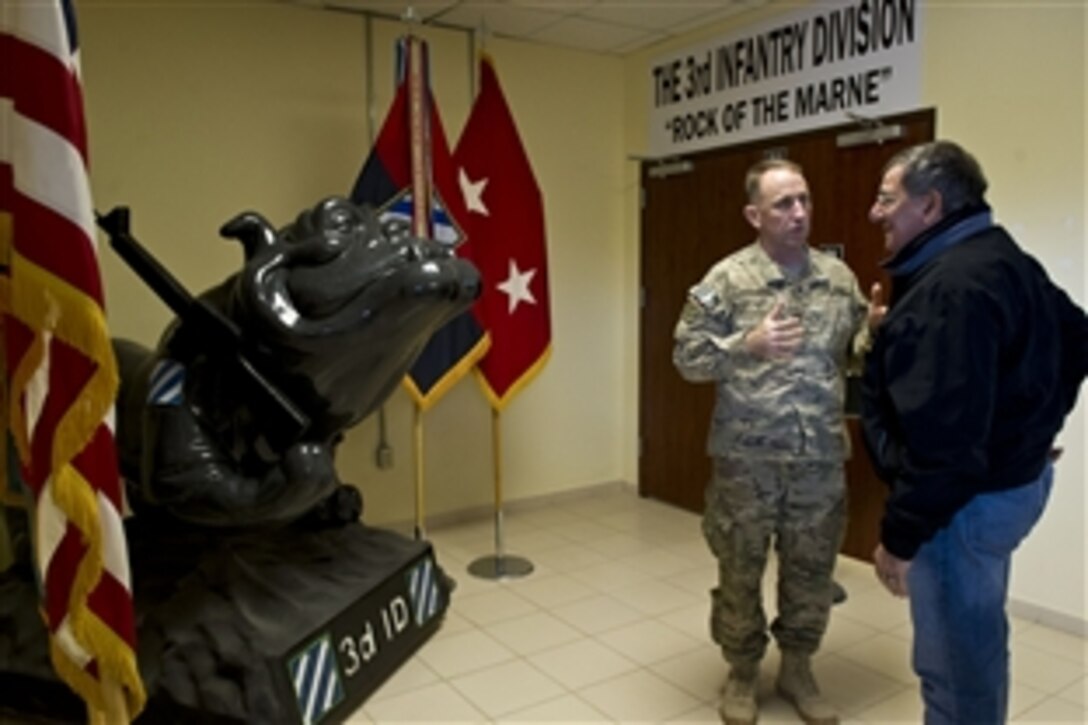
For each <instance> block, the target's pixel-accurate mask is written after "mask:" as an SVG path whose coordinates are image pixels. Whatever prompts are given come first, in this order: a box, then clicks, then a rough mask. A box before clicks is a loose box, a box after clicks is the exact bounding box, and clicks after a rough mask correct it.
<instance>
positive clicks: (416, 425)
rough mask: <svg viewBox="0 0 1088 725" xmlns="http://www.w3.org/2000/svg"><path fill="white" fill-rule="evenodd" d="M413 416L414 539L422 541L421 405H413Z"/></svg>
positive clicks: (423, 533)
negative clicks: (414, 470)
mask: <svg viewBox="0 0 1088 725" xmlns="http://www.w3.org/2000/svg"><path fill="white" fill-rule="evenodd" d="M414 408H415V416H414V418H413V423H412V433H413V437H414V440H415V446H414V447H415V454H416V455H415V458H416V525H415V533H416V540H417V541H423V539H424V538H425V536H426V534H425V532H424V531H423V511H424V507H423V407H422V406H420V405H416V406H414Z"/></svg>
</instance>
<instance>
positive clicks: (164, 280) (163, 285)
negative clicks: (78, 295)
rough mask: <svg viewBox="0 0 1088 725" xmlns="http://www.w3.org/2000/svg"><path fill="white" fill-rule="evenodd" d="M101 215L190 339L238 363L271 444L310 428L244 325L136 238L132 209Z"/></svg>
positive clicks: (115, 242)
mask: <svg viewBox="0 0 1088 725" xmlns="http://www.w3.org/2000/svg"><path fill="white" fill-rule="evenodd" d="M95 218H96V220H97V222H98V226H99V227H101V228H102V230H103V231H105V232H106V234H108V235H109V238H110V246H111V247H113V249H114V250H115V251H116V252H117V253H118V254H119V255H120V256H121V258H122V259H123V260H125V262H126V263H127V264H128V266H129V267H131V268H132V270H133V271H134V272H135V273H136V274H137V275H138V276H139V277H140V279H142V280H143V281H144V283H145V284H147V286H148V287H150V288H151V289H152V291H154V292H155V294H156V295H158V296H159V298H160V299H161V300H162V301H163V302H165V303H166V305H167V307H169V308H170V309H171V310H172V311H173V312H174V314H175V315H177V317H178V319H179V320H180V321H181V322H183V323H184V324H185V326H186V329H187V330H188V332H189V334H188V336H187V342H188V343H189V344H197V345H200V346H201V347H203V348H205V349H206V350H207V351H208V352H209V353H211V354H212V355H214V356H216V357H222V358H223V359H224V360H225V361H226V362H227V364H231V365H235V366H237V370H238V372H239V373H240V376H239V377H240V380H241V381H242V383H243V384H244V385H246V386H247V388H248V389H249V392H250V393H251V394H250V396H249V399H250V400H251V402H252V405H253V409H254V412H255V413H256V414H257V415H258V416H260V417H261V419H262V420H264V421H266V424H265V429H266V431H267V436H268V442H269V444H270V445H271V446H272V447H273V448H274V449H275V450H278V451H282V450H285V449H286V448H287V447H288V446H290V445H291V444H292V443H294V442H296V441H298V440H299V439H300V438H301V437H302V435H303V434H304V433H305V432H306V430H307V429H308V428H309V427H310V419H309V417H308V416H307V415H306V414H305V413H304V412H302V410H300V409H299V408H298V406H297V405H295V403H294V402H293V401H292V400H291V399H290V398H289V397H288V396H287V395H286V394H285V393H284V392H283V391H282V390H280V388H279V387H278V386H277V385H276V384H275V383H273V382H272V381H271V379H270V378H269V377H268V376H267V375H265V374H264V373H263V372H261V370H260V369H259V365H258V362H257V361H258V360H259V359H260V356H259V353H258V352H257V351H256V350H254V349H252V346H251V345H250V344H249V343H247V342H246V338H245V336H244V335H243V334H242V331H241V329H239V327H238V325H237V324H235V323H234V322H233V321H232V320H231V319H230V318H228V317H227V316H226V315H224V314H223V313H222V312H221V311H220V310H218V309H216V308H215V307H214V306H212V305H211V304H209V303H208V302H207V301H206V300H204V299H201V298H199V297H193V295H192V294H190V293H189V291H188V290H186V289H185V288H184V287H183V286H182V285H181V284H180V283H179V282H178V281H177V279H175V278H174V276H173V275H172V274H170V272H169V271H167V269H166V268H165V267H163V266H162V265H161V264H160V263H159V261H158V260H156V259H155V258H154V257H152V256H151V254H150V252H148V251H147V250H146V249H145V248H144V247H143V246H142V245H141V244H140V243H139V242H138V241H136V239H135V238H133V236H132V234H131V233H130V231H129V210H128V208H127V207H115V208H114V209H113V210H111V211H110V212H109V213H108V214H106V215H105V216H102V215H101V214H98V213H97V212H95Z"/></svg>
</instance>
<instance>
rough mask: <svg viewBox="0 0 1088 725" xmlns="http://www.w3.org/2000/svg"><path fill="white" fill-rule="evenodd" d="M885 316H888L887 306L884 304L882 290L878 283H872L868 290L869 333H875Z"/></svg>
mask: <svg viewBox="0 0 1088 725" xmlns="http://www.w3.org/2000/svg"><path fill="white" fill-rule="evenodd" d="M886 314H888V306H887V305H886V304H884V289H883V288H882V287H881V286H880V283H879V282H873V286H872V288H871V289H870V290H869V314H868V321H869V332H871V333H874V334H875V333H876V328H878V327H880V323H881V322H883V321H884V315H886Z"/></svg>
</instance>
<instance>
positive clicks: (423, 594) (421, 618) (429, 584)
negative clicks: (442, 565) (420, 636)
mask: <svg viewBox="0 0 1088 725" xmlns="http://www.w3.org/2000/svg"><path fill="white" fill-rule="evenodd" d="M437 575H438V573H437V571H436V570H435V567H434V562H433V561H432V559H431V557H430V556H428V557H427V558H426V559H424V560H423V561H421V562H420V563H418V564H416V565H415V566H414V567H412V570H411V571H410V572H408V595H409V596H410V597H411V599H412V612H413V613H414V614H415V620H416V625H417V626H423V623H424V622H426V621H427V620H429V619H430V618H431V617H433V616H434V615H436V614H438V610H439V606H440V605H441V604H442V591H441V589H439V587H438V582H437V581H436V579H435V577H436V576H437Z"/></svg>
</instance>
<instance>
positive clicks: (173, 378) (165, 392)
mask: <svg viewBox="0 0 1088 725" xmlns="http://www.w3.org/2000/svg"><path fill="white" fill-rule="evenodd" d="M184 388H185V366H184V365H182V364H181V363H179V362H177V361H176V360H159V362H158V363H157V364H156V365H155V369H154V370H152V371H151V380H150V381H148V386H147V402H148V403H149V404H151V405H168V406H169V405H181V403H182V401H183V400H184V395H183V390H184Z"/></svg>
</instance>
